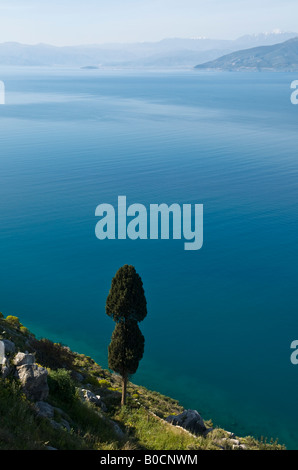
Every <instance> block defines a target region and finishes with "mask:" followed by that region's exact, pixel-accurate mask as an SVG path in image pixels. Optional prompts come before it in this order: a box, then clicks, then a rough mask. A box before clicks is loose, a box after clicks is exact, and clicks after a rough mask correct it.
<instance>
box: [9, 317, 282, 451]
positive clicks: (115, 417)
mask: <svg viewBox="0 0 298 470" xmlns="http://www.w3.org/2000/svg"><path fill="white" fill-rule="evenodd" d="M0 316H1V315H0ZM0 339H9V340H11V341H13V342H14V343H15V345H16V348H17V350H18V351H23V352H24V351H29V352H34V353H35V355H36V362H37V363H38V364H39V365H41V366H43V367H46V368H47V369H48V372H49V384H50V395H49V398H48V402H49V403H50V404H52V405H53V406H55V407H58V408H59V409H60V410H63V413H61V412H59V413H56V416H55V417H54V418H55V421H57V422H58V423H59V421H61V422H62V421H63V419H66V420H67V421H68V423H69V424H70V427H71V431H67V430H66V429H65V428H63V427H61V428H59V429H55V428H53V427H52V426H51V424H50V423H49V421H48V420H47V419H45V418H41V417H39V416H37V414H36V412H35V409H34V404H33V403H32V402H30V401H29V400H27V399H26V398H25V396H24V395H23V393H22V390H21V388H20V385H19V384H18V383H17V381H16V380H15V379H14V378H7V379H0V450H5V449H13V450H19V449H33V450H35V449H36V450H38V449H45V448H47V446H50V447H54V448H57V449H59V450H80V449H90V450H91V449H95V450H100V449H101V450H142V449H150V450H189V449H204V450H218V449H220V447H219V445H218V444H220V446H221V448H226V449H230V448H231V444H230V443H229V441H226V442H225V443H223V442H224V441H222V440H221V439H222V438H227V437H229V435H228V433H227V432H226V431H224V430H223V429H219V428H215V429H214V430H213V431H212V432H210V433H209V434H208V435H207V437H201V436H199V437H196V436H193V435H191V434H190V433H188V432H186V431H184V430H183V429H181V428H178V427H175V426H172V425H170V424H168V423H166V422H165V420H164V419H165V418H166V417H167V416H169V415H172V414H179V413H181V412H182V411H183V407H182V406H181V405H180V404H179V403H178V402H177V401H176V400H173V399H172V398H169V397H165V396H163V395H161V394H159V393H157V392H154V391H150V390H148V389H146V388H145V387H141V386H136V385H134V384H133V383H129V386H128V400H127V406H126V407H123V408H121V406H120V390H121V388H120V380H119V377H118V376H117V375H115V374H112V373H111V372H110V371H108V370H104V369H102V368H101V367H100V366H99V365H98V364H96V363H95V362H94V361H93V360H92V359H91V358H90V357H87V356H85V355H82V354H78V353H74V352H72V351H70V350H69V348H67V347H64V346H62V345H60V344H54V343H52V342H50V341H48V340H37V339H36V338H35V337H34V335H32V334H31V333H30V332H29V331H28V330H27V329H26V328H24V327H23V326H22V325H21V324H20V323H19V321H18V319H16V317H7V318H6V319H4V318H0ZM61 370H62V373H61ZM65 371H69V376H71V380H69V382H71V385H75V387H81V388H82V387H83V388H88V389H89V390H92V391H93V392H94V393H96V394H98V395H100V396H101V397H102V399H103V401H104V403H105V404H106V406H107V408H108V411H107V412H106V413H104V412H102V411H100V409H99V408H96V407H95V406H94V405H91V404H86V403H83V402H82V401H81V399H80V397H79V395H78V393H77V391H76V389H75V388H74V387H72V388H69V389H65V390H66V391H65V390H62V389H61V390H60V391H59V387H58V388H57V387H56V388H55V387H53V386H51V384H56V385H57V383H58V382H57V380H58V379H59V375H63V374H64V376H65V375H67V372H65ZM66 378H67V377H66ZM68 378H69V377H68ZM60 386H61V384H60ZM62 392H63V393H62ZM113 423H117V424H118V425H119V427H120V428H121V430H122V431H123V435H122V436H121V437H119V433H117V432H116V430H115V426H114V424H113ZM205 424H206V425H207V427H208V426H210V427H211V426H212V423H210V422H209V423H208V422H207V423H205ZM238 439H239V440H240V442H241V444H245V445H246V447H247V448H248V449H253V450H261V449H266V450H267V449H282V446H279V445H278V444H277V443H273V442H271V443H269V444H268V443H267V442H266V441H257V440H256V439H254V438H252V437H246V438H238Z"/></svg>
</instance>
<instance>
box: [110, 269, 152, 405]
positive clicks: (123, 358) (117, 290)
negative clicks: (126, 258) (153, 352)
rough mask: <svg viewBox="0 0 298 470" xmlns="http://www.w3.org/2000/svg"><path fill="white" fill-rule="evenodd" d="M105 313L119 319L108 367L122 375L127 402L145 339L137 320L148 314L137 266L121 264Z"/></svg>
mask: <svg viewBox="0 0 298 470" xmlns="http://www.w3.org/2000/svg"><path fill="white" fill-rule="evenodd" d="M106 313H107V315H108V316H110V317H111V318H112V319H113V320H114V321H115V323H116V326H115V329H114V332H113V335H112V339H111V343H110V345H109V348H108V353H109V359H108V360H109V368H110V369H112V370H114V372H116V373H118V374H120V375H121V377H122V400H121V404H122V405H124V404H125V402H126V388H127V380H128V378H129V376H130V375H133V374H134V373H135V372H136V371H137V369H138V366H139V362H140V360H141V359H142V357H143V353H144V344H145V339H144V336H143V335H142V333H141V331H140V329H139V327H138V322H141V321H143V320H144V318H145V317H146V315H147V301H146V297H145V293H144V288H143V282H142V279H141V277H140V276H139V275H138V274H137V272H136V270H135V268H134V266H129V265H127V264H126V265H125V266H122V268H120V269H119V270H118V271H117V273H116V275H115V277H114V278H113V280H112V285H111V289H110V292H109V294H108V297H107V301H106Z"/></svg>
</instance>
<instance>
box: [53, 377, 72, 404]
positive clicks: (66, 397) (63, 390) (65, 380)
mask: <svg viewBox="0 0 298 470" xmlns="http://www.w3.org/2000/svg"><path fill="white" fill-rule="evenodd" d="M48 385H49V390H50V394H51V395H53V396H54V397H55V398H57V399H58V400H59V401H60V400H61V401H62V402H65V403H72V402H73V401H74V399H75V396H76V389H75V385H74V382H73V380H72V378H71V372H70V371H68V370H65V369H58V370H50V372H49V376H48Z"/></svg>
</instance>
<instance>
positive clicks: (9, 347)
mask: <svg viewBox="0 0 298 470" xmlns="http://www.w3.org/2000/svg"><path fill="white" fill-rule="evenodd" d="M2 343H3V344H4V349H5V354H6V355H8V354H14V353H15V350H16V347H15V344H14V343H13V342H12V341H10V340H9V339H3V340H2Z"/></svg>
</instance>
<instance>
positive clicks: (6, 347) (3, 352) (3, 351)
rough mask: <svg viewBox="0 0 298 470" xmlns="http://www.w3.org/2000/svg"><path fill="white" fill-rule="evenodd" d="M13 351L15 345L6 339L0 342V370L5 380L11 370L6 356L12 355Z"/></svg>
mask: <svg viewBox="0 0 298 470" xmlns="http://www.w3.org/2000/svg"><path fill="white" fill-rule="evenodd" d="M14 351H15V344H14V343H13V342H12V341H9V340H8V339H3V340H1V341H0V366H1V367H0V369H1V376H2V378H3V379H5V378H6V377H7V376H8V375H9V374H10V373H11V372H12V370H13V368H12V367H11V365H10V362H9V359H8V358H7V355H10V354H13V353H14Z"/></svg>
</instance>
